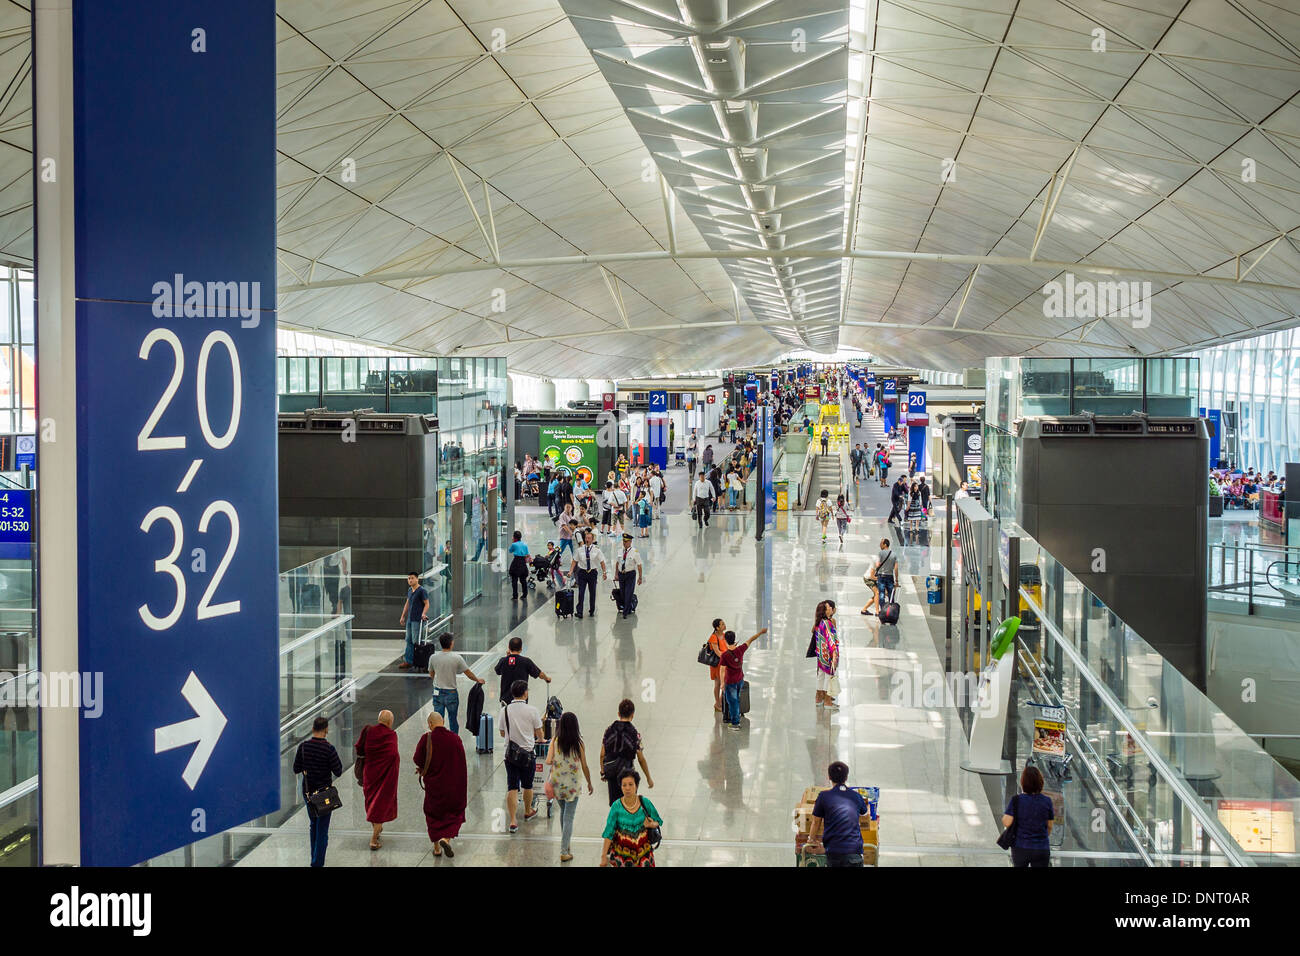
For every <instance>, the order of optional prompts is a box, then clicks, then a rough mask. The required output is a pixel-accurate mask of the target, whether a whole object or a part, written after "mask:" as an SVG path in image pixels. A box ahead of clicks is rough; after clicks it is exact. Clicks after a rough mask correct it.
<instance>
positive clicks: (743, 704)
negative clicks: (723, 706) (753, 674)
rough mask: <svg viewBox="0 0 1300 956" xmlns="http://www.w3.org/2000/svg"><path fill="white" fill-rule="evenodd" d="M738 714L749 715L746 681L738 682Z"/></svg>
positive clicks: (747, 683) (747, 684)
mask: <svg viewBox="0 0 1300 956" xmlns="http://www.w3.org/2000/svg"><path fill="white" fill-rule="evenodd" d="M740 712H741V713H742V714H747V713H749V681H747V680H742V681H741V682H740Z"/></svg>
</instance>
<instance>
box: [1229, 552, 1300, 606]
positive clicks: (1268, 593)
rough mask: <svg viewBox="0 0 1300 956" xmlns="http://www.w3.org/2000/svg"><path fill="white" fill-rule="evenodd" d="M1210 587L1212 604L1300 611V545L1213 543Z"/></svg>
mask: <svg viewBox="0 0 1300 956" xmlns="http://www.w3.org/2000/svg"><path fill="white" fill-rule="evenodd" d="M1208 570H1209V579H1208V582H1207V587H1208V588H1209V593H1210V602H1211V606H1212V607H1213V606H1214V605H1215V604H1218V605H1219V606H1220V607H1221V608H1222V607H1223V605H1224V604H1227V605H1229V608H1226V609H1230V608H1231V606H1232V605H1237V606H1239V609H1240V610H1244V611H1245V612H1246V613H1250V614H1253V613H1254V612H1255V609H1256V608H1257V607H1275V608H1290V609H1293V610H1294V611H1296V612H1297V613H1300V548H1287V547H1281V546H1276V547H1275V546H1270V545H1263V544H1248V545H1233V544H1212V545H1210V555H1209V569H1208Z"/></svg>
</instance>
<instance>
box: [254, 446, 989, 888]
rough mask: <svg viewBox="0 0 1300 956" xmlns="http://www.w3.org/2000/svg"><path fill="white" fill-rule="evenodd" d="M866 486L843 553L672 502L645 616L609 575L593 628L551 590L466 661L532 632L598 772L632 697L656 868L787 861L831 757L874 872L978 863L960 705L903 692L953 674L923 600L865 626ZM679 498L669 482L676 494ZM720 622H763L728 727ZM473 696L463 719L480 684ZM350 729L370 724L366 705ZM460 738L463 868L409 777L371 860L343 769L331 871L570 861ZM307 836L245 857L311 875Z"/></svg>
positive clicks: (376, 652)
mask: <svg viewBox="0 0 1300 956" xmlns="http://www.w3.org/2000/svg"><path fill="white" fill-rule="evenodd" d="M866 425H867V428H865V429H863V430H862V431H861V432H858V430H857V429H855V430H854V431H855V439H854V440H855V441H864V442H865V441H868V440H870V442H871V445H872V446H873V447H874V443H875V441H876V440H879V439H878V438H877V437H873V436H875V435H876V433H877V432H878V430H879V429H878V425H876V423H875V422H873V421H872V420H868V421H867V422H866ZM716 447H719V446H717V443H715V448H716ZM722 447H725V446H722ZM681 471H682V472H683V473H684V469H681ZM676 477H677V476H676V475H674V478H676ZM683 477H684V475H683ZM674 485H676V486H683V495H684V481H683V482H677V481H674ZM859 492H860V494H859V500H858V502H857V508H856V511H857V517H856V518H855V520H854V522H853V524H852V525H851V527H850V532H849V534H848V535H847V536H846V538H845V541H844V542H843V544H841V543H840V542H839V541H838V540H837V538H836V536H835V535H831V537H830V539H829V540H828V541H827V542H826V543H825V544H823V543H822V542H821V540H820V538H821V534H820V527H819V526H818V525H817V522H816V521H815V520H814V519H813V518H812V517H811V516H810V515H804V514H798V513H782V514H780V515H778V516H777V519H776V521H775V522H774V526H773V527H772V528H771V529H769V530H768V531H767V533H766V534H765V536H764V539H763V540H762V542H755V540H754V524H753V518H752V517H751V516H750V515H749V514H744V513H738V514H734V515H728V514H723V515H719V516H717V518H716V519H715V520H714V522H713V524H712V525H711V527H709V528H708V529H706V530H702V531H701V530H697V529H696V528H695V526H694V524H693V523H692V522H691V521H690V519H689V516H688V515H686V514H683V513H682V512H681V511H680V510H677V509H674V508H671V507H670V508H669V509H668V512H669V513H668V515H667V517H666V518H665V519H663V520H661V521H656V522H655V526H654V528H653V530H652V535H651V537H650V539H648V540H645V541H637V542H636V545H637V548H638V549H639V551H640V552H641V556H642V560H643V562H644V564H645V583H644V584H643V585H641V586H639V587H638V588H637V594H638V597H639V602H640V603H639V606H638V609H637V612H636V614H634V615H632V616H631V617H629V618H628V619H627V620H624V619H622V618H621V617H619V616H618V615H617V614H616V609H615V607H614V604H613V602H612V601H611V600H610V598H609V588H610V583H609V582H601V584H600V586H599V590H598V594H597V613H596V615H595V616H594V617H591V616H588V617H586V618H585V619H584V620H580V621H579V620H572V619H570V620H557V619H556V617H555V614H554V613H553V611H552V605H551V602H550V599H549V592H547V591H546V589H545V586H544V585H541V586H539V588H538V590H537V591H534V592H532V593H531V594H530V597H529V599H528V600H527V601H523V602H516V603H515V604H514V606H513V607H512V609H511V615H512V616H509V617H507V618H504V619H503V622H502V623H501V625H500V627H501V630H500V632H499V633H496V634H492V633H491V632H490V631H489V632H485V633H484V634H483V635H482V636H481V638H480V639H479V640H478V641H477V642H476V643H479V644H481V648H480V647H479V646H476V647H474V648H472V649H473V650H475V651H478V650H480V649H484V650H486V653H484V654H483V656H482V658H481V659H480V660H479V661H476V663H475V664H472V665H471V666H473V667H475V668H476V670H477V672H478V673H479V674H480V675H481V676H482V675H484V673H485V672H488V671H490V670H491V665H492V663H494V661H495V659H496V658H497V657H499V656H500V654H501V653H502V652H503V651H504V648H505V643H506V641H507V639H508V638H510V637H520V638H522V639H523V642H524V653H525V654H527V655H528V656H530V657H531V658H533V660H535V661H536V662H537V664H538V665H539V666H540V667H541V668H542V669H543V670H545V671H546V672H547V673H548V674H549V675H550V676H551V677H552V678H553V683H552V684H551V685H550V686H549V687H547V686H546V685H544V684H542V683H540V682H539V681H533V682H532V684H531V695H532V698H531V699H532V701H533V702H534V703H535V704H538V705H541V704H544V702H545V698H546V696H547V695H548V694H552V695H555V696H557V697H558V698H559V699H560V700H561V701H562V703H563V705H564V707H565V709H567V710H571V711H573V712H575V713H576V714H577V715H578V717H579V720H580V722H581V725H582V730H583V734H584V737H585V740H586V743H587V748H588V763H589V766H590V767H591V769H592V772H593V775H594V774H595V773H596V772H597V769H598V768H597V754H598V751H599V747H600V738H601V733H602V731H603V729H604V728H605V727H606V726H607V725H608V724H609V723H610V722H611V721H612V720H613V719H614V717H615V715H616V711H617V708H618V704H619V701H620V700H622V699H624V698H627V699H630V700H632V701H633V703H634V704H635V706H636V716H635V719H634V722H635V724H636V726H637V728H638V729H639V730H640V731H641V733H642V735H643V737H644V741H645V755H646V758H647V761H648V763H649V767H650V771H651V775H652V777H653V779H654V787H653V788H650V787H648V786H643V789H642V793H643V794H644V795H645V796H646V797H648V798H649V799H650V800H651V801H652V802H653V803H654V804H655V805H656V806H657V807H658V809H659V810H660V812H661V814H662V815H663V817H664V824H665V827H664V843H663V846H662V847H661V849H660V851H659V852H658V854H657V861H658V863H659V865H661V866H731V867H735V866H790V865H793V863H794V843H793V826H792V817H793V808H794V806H795V804H796V802H797V801H798V799H799V796H800V794H801V793H802V792H803V790H804V788H806V787H808V786H810V785H824V784H825V782H826V780H825V775H826V767H827V765H828V764H829V763H830V762H831V761H832V760H844V761H845V762H847V763H848V764H849V766H850V768H851V782H852V783H854V784H858V785H870V786H878V787H880V788H881V797H880V814H881V824H880V842H881V849H882V851H883V852H882V856H881V865H882V866H898V865H911V866H917V865H921V866H962V865H967V857H966V856H965V855H963V851H965V850H968V849H969V850H972V851H982V850H986V849H987V848H989V847H992V846H993V840H994V839H995V838H996V836H997V832H998V827H997V823H996V821H995V819H994V818H993V815H992V814H991V813H990V812H989V810H988V801H987V799H986V797H985V794H984V792H983V789H982V785H981V783H980V780H979V778H978V777H977V776H975V775H972V774H968V773H965V772H963V771H962V770H961V769H960V768H959V766H958V764H959V762H960V760H961V758H962V756H963V751H964V738H963V734H962V730H961V727H960V724H959V722H958V719H957V716H956V713H955V711H954V710H953V709H952V708H946V707H930V706H919V705H918V706H908V704H909V703H910V701H901V702H900V700H899V698H898V695H897V693H896V691H897V688H898V687H899V686H900V683H901V682H903V681H904V680H906V679H908V678H909V675H911V674H913V673H914V672H915V673H933V672H936V671H938V672H941V671H942V662H941V661H940V660H939V659H938V657H937V654H936V650H935V644H934V641H933V640H932V638H931V636H930V633H929V630H928V627H927V623H926V619H925V605H924V595H923V593H918V590H917V589H916V588H915V587H906V586H905V588H904V590H903V592H902V594H901V595H900V600H901V602H902V603H903V604H904V606H905V613H904V614H903V616H902V619H901V622H900V623H899V624H898V625H895V626H891V625H882V624H880V622H879V621H878V620H877V619H875V618H874V617H870V618H869V617H862V616H860V615H859V614H858V609H859V608H860V607H861V606H862V605H863V604H864V603H865V600H866V596H867V588H866V586H865V585H864V584H863V581H862V575H863V572H864V571H865V570H866V567H867V563H868V561H869V559H870V557H871V556H872V555H874V554H875V552H876V550H877V542H878V541H879V539H880V538H881V537H882V536H888V537H890V538H896V537H897V533H896V532H895V531H894V529H892V528H891V527H889V526H887V525H886V524H885V522H884V516H885V514H886V512H887V511H888V507H889V504H888V490H887V489H883V488H879V487H878V486H876V485H873V484H872V483H871V482H869V481H864V482H862V483H861V484H860V485H859ZM672 495H673V491H672V490H670V501H671V496H672ZM673 504H677V505H679V506H680V504H681V502H680V501H678V502H673ZM517 520H518V523H519V527H520V529H521V530H522V531H523V532H524V537H525V540H527V541H528V542H529V545H530V547H531V548H532V549H533V550H534V551H537V550H538V548H539V546H540V547H541V548H542V549H543V550H544V543H545V541H546V540H547V538H548V536H552V535H553V527H554V526H553V525H552V524H551V522H550V520H549V518H548V517H547V516H546V514H545V512H544V510H540V509H537V508H535V507H521V508H519V509H517ZM936 543H941V542H936ZM602 548H603V550H604V551H605V555H606V559H607V560H608V559H610V558H611V557H612V555H613V552H614V550H615V548H616V542H614V541H613V540H612V539H605V540H604V542H603V543H602ZM900 557H901V564H902V566H903V568H902V570H903V574H904V576H909V575H911V576H914V575H923V574H925V573H927V572H928V571H929V569H930V568H931V567H932V566H934V565H935V564H936V563H937V562H938V561H941V560H942V553H941V551H940V553H938V554H937V555H932V554H931V549H930V548H929V547H928V544H927V543H920V542H919V541H915V542H914V543H905V544H904V546H903V547H902V549H901V551H900ZM493 577H495V580H491V579H489V580H488V581H487V582H486V583H485V585H484V597H483V601H484V602H492V601H497V602H502V603H504V604H510V603H511V602H510V589H509V582H508V580H507V579H505V578H504V575H501V574H497V575H495V576H492V575H490V576H489V578H493ZM824 598H831V599H833V600H835V601H836V602H837V604H838V608H839V622H840V632H841V640H842V642H843V664H842V669H841V674H840V677H841V681H842V685H843V689H842V693H841V696H840V701H839V703H840V706H839V707H838V708H837V709H833V710H831V709H827V708H823V707H818V706H817V705H816V704H815V703H814V692H815V684H816V675H815V669H814V668H815V665H814V663H813V662H812V661H810V660H808V659H807V658H806V657H805V656H804V654H805V650H806V647H807V644H808V639H809V636H810V633H811V627H812V621H813V612H814V608H815V606H816V604H817V602H818V601H820V600H822V599H824ZM716 617H722V618H723V619H725V620H726V622H727V624H728V626H729V627H731V628H732V629H733V630H735V631H736V633H737V634H738V635H739V637H740V638H742V639H743V638H746V637H748V636H749V635H750V634H752V633H754V632H756V631H757V630H759V629H760V628H762V627H765V626H766V627H768V628H769V632H768V634H766V635H765V636H764V637H762V638H760V639H759V640H758V641H757V642H755V644H754V646H753V648H752V649H751V650H750V651H749V653H748V654H747V656H746V658H745V671H746V678H747V679H748V680H749V682H750V684H751V711H750V713H749V714H748V715H747V716H746V717H745V718H744V719H743V721H742V726H741V729H740V730H739V731H733V730H730V729H727V728H725V727H724V726H723V725H722V720H721V715H719V714H718V713H716V712H715V711H714V710H713V690H712V683H711V681H710V679H709V677H708V672H707V670H706V669H705V668H704V667H703V666H701V665H700V664H699V663H697V661H696V655H697V654H698V652H699V649H700V645H701V644H702V643H703V642H704V641H705V639H706V638H707V637H708V634H709V631H710V629H711V621H712V620H713V619H714V618H716ZM358 647H359V650H358V652H357V653H356V654H354V660H356V661H358V662H363V663H364V664H365V665H366V666H369V667H376V668H378V667H382V666H385V657H384V655H385V654H386V653H389V652H391V651H392V650H393V648H392V647H385V648H364V650H361V649H360V648H362V645H360V644H359V645H358ZM386 660H387V661H388V662H390V663H391V661H392V657H391V656H390V657H388V658H387V659H386ZM358 676H360V674H358ZM496 685H497V681H496V680H495V679H489V680H488V683H487V685H486V686H485V690H486V691H487V693H488V697H489V706H490V708H491V709H492V711H493V712H495V710H496V708H497V707H498V706H499V701H497V700H496V696H497V686H496ZM461 690H462V693H461V701H462V716H463V703H464V699H465V692H466V691H467V690H468V686H467V685H462V688H461ZM422 692H423V691H422ZM426 696H427V695H426ZM428 711H429V704H428V703H427V700H426V702H425V703H424V704H423V706H421V707H420V709H419V710H418V712H415V713H413V714H412V715H411V716H410V717H409V718H408V719H407V720H405V722H403V723H402V724H401V726H400V727H399V728H398V736H399V740H400V744H401V747H402V751H403V754H404V755H405V757H406V759H408V760H409V758H410V755H411V754H412V753H413V751H414V748H415V744H416V741H417V740H418V739H419V737H420V735H421V734H422V733H423V732H424V729H425V717H426V715H427V713H428ZM355 717H356V720H357V721H358V722H371V721H373V719H374V715H373V714H369V713H365V714H360V713H359V714H357V715H355ZM462 739H463V740H464V741H465V742H466V745H467V751H468V754H467V756H468V761H469V768H470V776H469V786H470V798H469V808H468V810H467V816H468V821H467V823H466V825H465V827H464V829H463V831H462V836H461V837H460V838H459V839H458V840H457V841H456V844H455V845H456V857H455V859H454V860H447V859H436V858H434V857H433V856H432V854H431V853H430V847H429V842H428V839H427V836H426V835H425V831H424V820H423V815H422V813H421V810H420V807H421V796H422V795H421V791H420V789H419V786H418V783H417V781H416V777H415V775H414V773H413V772H410V771H409V770H408V769H404V771H403V773H402V777H401V781H400V785H399V791H398V811H399V812H398V818H397V820H395V821H393V822H392V823H391V824H388V827H387V829H386V835H385V846H384V847H383V848H382V849H381V850H380V851H378V852H376V853H372V852H370V851H369V849H368V848H367V843H368V837H369V827H368V825H366V823H365V821H364V812H363V809H362V800H361V793H360V790H359V788H358V787H357V785H356V784H355V782H354V781H353V780H352V778H351V776H350V775H349V776H346V777H345V778H344V779H343V780H342V781H341V783H340V789H341V791H342V797H343V801H344V807H343V809H342V810H340V811H339V812H338V813H337V814H336V818H335V820H334V822H333V824H332V826H331V839H330V849H329V856H328V865H330V866H388V865H399V866H405V865H421V866H442V867H448V866H453V867H454V866H554V865H559V830H560V828H559V819H558V816H555V817H552V818H550V819H547V818H546V817H545V816H542V817H539V818H537V819H536V820H534V821H530V822H529V823H527V824H524V825H523V827H522V829H521V831H520V833H519V834H517V835H514V836H511V835H509V834H507V833H505V832H503V831H504V817H505V810H504V804H503V801H504V797H505V794H504V788H505V772H504V769H503V767H502V763H501V760H502V746H501V744H500V743H498V747H497V751H496V753H495V754H492V755H478V754H476V753H475V752H474V748H473V738H472V737H471V735H469V734H468V733H462ZM594 782H595V784H596V793H595V795H594V796H586V795H584V796H583V797H582V799H581V801H580V803H579V806H578V811H577V820H576V827H575V843H574V852H575V854H576V857H577V858H576V859H575V860H574V861H573V863H571V864H568V865H570V866H592V865H595V864H596V863H597V862H598V855H599V849H600V833H601V831H602V829H603V825H604V820H605V816H606V813H607V803H606V798H605V790H604V785H603V784H602V783H601V782H600V781H599V780H598V779H597V780H594ZM539 792H540V786H539ZM972 808H974V809H972ZM306 843H307V839H306V821H305V816H304V814H303V813H299V814H297V815H296V816H295V817H294V818H293V819H291V820H290V821H289V822H288V823H286V824H285V825H284V826H283V827H282V828H281V829H280V831H278V832H276V833H275V834H274V835H273V836H271V837H269V838H268V839H266V840H265V841H263V843H262V844H261V845H260V846H259V847H257V848H256V849H255V850H254V851H253V852H252V853H251V854H250V855H249V856H248V857H247V858H246V859H245V860H244V861H243V862H244V863H245V864H247V865H303V864H305V862H306V855H307V847H306ZM971 859H977V860H978V865H996V864H998V863H1001V865H1005V863H1006V859H1005V856H999V855H997V854H996V853H995V854H992V855H983V854H977V855H975V856H972V857H971Z"/></svg>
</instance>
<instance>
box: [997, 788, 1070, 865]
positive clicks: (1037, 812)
mask: <svg viewBox="0 0 1300 956" xmlns="http://www.w3.org/2000/svg"><path fill="white" fill-rule="evenodd" d="M1020 791H1021V792H1020V793H1018V794H1016V795H1015V796H1014V797H1012V798H1011V802H1010V803H1008V804H1007V812H1006V813H1004V814H1002V825H1003V826H1004V827H1005V828H1006V829H1005V830H1003V831H1002V835H1001V836H1000V837H998V846H1000V847H1002V849H1004V850H1010V851H1011V865H1012V866H1023V867H1044V866H1051V865H1052V849H1051V844H1050V843H1049V842H1048V837H1049V836H1050V835H1051V832H1052V823H1053V821H1054V820H1055V819H1056V810H1055V808H1054V807H1053V806H1052V798H1051V797H1049V796H1046V795H1045V794H1044V793H1043V774H1042V771H1040V770H1039V769H1038V768H1037V767H1035V766H1033V765H1030V766H1028V767H1026V768H1025V769H1024V772H1023V773H1021V774H1020Z"/></svg>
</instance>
